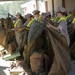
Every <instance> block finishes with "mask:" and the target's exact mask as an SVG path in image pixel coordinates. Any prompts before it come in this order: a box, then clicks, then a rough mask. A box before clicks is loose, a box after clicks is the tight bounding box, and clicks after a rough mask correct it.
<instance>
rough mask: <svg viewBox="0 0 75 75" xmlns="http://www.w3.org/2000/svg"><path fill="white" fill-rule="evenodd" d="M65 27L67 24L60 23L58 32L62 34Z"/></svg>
mask: <svg viewBox="0 0 75 75" xmlns="http://www.w3.org/2000/svg"><path fill="white" fill-rule="evenodd" d="M66 26H67V23H66V22H65V21H61V22H60V23H59V25H58V28H59V31H60V32H62V31H63V30H64V29H65V27H66Z"/></svg>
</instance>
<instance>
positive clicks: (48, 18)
mask: <svg viewBox="0 0 75 75" xmlns="http://www.w3.org/2000/svg"><path fill="white" fill-rule="evenodd" d="M50 18H51V14H50V12H46V13H45V19H46V20H50Z"/></svg>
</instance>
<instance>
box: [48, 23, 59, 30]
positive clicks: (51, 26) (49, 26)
mask: <svg viewBox="0 0 75 75" xmlns="http://www.w3.org/2000/svg"><path fill="white" fill-rule="evenodd" d="M47 27H48V28H53V29H55V30H57V31H59V30H60V29H59V28H58V27H55V26H53V25H51V24H48V25H47Z"/></svg>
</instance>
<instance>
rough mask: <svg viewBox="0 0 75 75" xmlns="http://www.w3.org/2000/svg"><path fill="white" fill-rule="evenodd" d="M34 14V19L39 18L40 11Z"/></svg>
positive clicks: (35, 11)
mask: <svg viewBox="0 0 75 75" xmlns="http://www.w3.org/2000/svg"><path fill="white" fill-rule="evenodd" d="M32 13H33V15H34V17H36V18H39V15H40V11H38V10H34V11H33V12H32Z"/></svg>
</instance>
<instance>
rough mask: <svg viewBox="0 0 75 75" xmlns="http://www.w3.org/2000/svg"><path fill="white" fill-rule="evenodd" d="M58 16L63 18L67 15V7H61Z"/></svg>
mask: <svg viewBox="0 0 75 75" xmlns="http://www.w3.org/2000/svg"><path fill="white" fill-rule="evenodd" d="M57 16H58V18H61V17H63V16H67V11H66V9H65V8H60V9H59V10H58V12H57Z"/></svg>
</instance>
